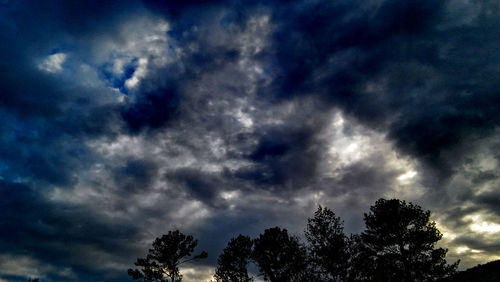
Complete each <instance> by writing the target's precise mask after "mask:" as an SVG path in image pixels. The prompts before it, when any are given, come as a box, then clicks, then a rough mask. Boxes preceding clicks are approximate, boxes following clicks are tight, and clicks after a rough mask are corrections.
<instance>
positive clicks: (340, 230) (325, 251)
mask: <svg viewBox="0 0 500 282" xmlns="http://www.w3.org/2000/svg"><path fill="white" fill-rule="evenodd" d="M305 235H306V238H307V241H308V242H309V245H308V247H309V262H310V264H311V267H312V274H314V275H315V276H316V280H319V281H345V279H346V276H347V263H348V254H349V253H348V239H347V237H346V236H345V234H344V227H343V223H342V221H341V220H340V218H339V217H337V216H335V213H334V212H333V211H332V210H330V209H328V208H323V207H321V206H319V207H318V210H317V211H316V212H315V213H314V217H313V218H310V219H309V220H308V223H307V229H306V231H305Z"/></svg>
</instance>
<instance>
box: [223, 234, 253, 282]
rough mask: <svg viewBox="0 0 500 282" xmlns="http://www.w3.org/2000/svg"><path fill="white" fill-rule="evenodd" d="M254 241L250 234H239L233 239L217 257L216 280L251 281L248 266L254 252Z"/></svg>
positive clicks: (226, 281) (229, 281)
mask: <svg viewBox="0 0 500 282" xmlns="http://www.w3.org/2000/svg"><path fill="white" fill-rule="evenodd" d="M252 246H253V241H252V239H250V237H248V236H243V235H241V234H240V235H239V236H238V237H236V238H233V239H231V241H229V243H228V244H227V247H226V248H225V249H224V251H223V252H222V254H221V255H220V256H219V258H218V259H217V263H218V266H217V269H216V270H215V275H214V278H215V281H217V282H249V281H253V279H252V278H251V277H249V276H248V271H247V266H248V263H249V260H250V255H251V254H252Z"/></svg>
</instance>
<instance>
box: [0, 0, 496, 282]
mask: <svg viewBox="0 0 500 282" xmlns="http://www.w3.org/2000/svg"><path fill="white" fill-rule="evenodd" d="M170 2H174V1H142V2H139V1H102V0H101V1H63V0H60V1H55V0H54V1H22V0H19V1H16V0H0V42H1V43H0V195H1V197H0V207H1V213H0V280H1V281H16V280H18V281H26V277H28V276H31V277H41V278H43V280H44V281H124V280H126V279H128V276H127V274H126V270H127V268H129V267H132V266H133V262H134V261H135V259H136V258H137V257H141V256H144V255H145V254H146V250H147V248H148V247H149V246H150V244H151V243H152V241H153V240H154V238H156V237H158V236H160V235H161V234H164V233H166V232H168V231H169V230H175V229H180V230H181V231H182V232H184V233H187V234H192V235H194V236H195V237H196V238H198V239H199V246H198V248H197V251H201V250H206V251H208V253H209V258H208V259H207V260H204V261H201V262H199V263H196V264H192V265H186V266H185V267H184V269H183V273H184V278H185V280H186V281H203V279H208V278H209V276H210V273H212V272H213V268H214V266H215V263H216V258H217V255H218V254H219V253H220V251H221V250H222V248H223V247H224V246H225V245H226V243H227V242H228V240H229V239H230V238H232V237H234V236H236V235H238V234H240V233H242V234H246V235H250V236H255V235H257V234H259V233H261V232H262V231H263V230H264V229H266V228H269V227H273V226H276V225H278V226H280V227H282V228H286V229H288V230H289V231H291V232H292V233H293V234H296V235H299V236H302V235H301V234H303V230H304V227H305V226H306V222H307V218H308V217H310V216H312V214H313V212H314V210H315V209H316V208H317V206H318V204H321V205H324V206H327V207H329V208H331V209H332V210H334V211H335V212H336V213H337V215H339V216H341V217H342V219H343V220H344V221H345V229H346V233H359V232H361V231H362V230H363V228H364V224H363V213H364V212H367V211H368V210H369V207H370V205H373V204H374V202H375V201H376V200H377V199H378V198H381V197H385V198H399V199H404V200H407V201H411V202H414V203H416V204H419V205H421V206H422V207H423V208H424V209H429V210H431V211H432V212H433V213H432V217H433V220H435V221H436V224H437V226H438V228H439V229H440V230H441V231H442V232H443V233H444V236H443V240H442V241H441V245H442V246H443V247H446V248H449V253H448V259H449V262H454V261H455V260H456V259H459V258H460V259H461V260H462V263H461V268H467V267H469V266H472V265H475V264H478V263H484V262H487V261H490V260H494V259H500V186H499V184H500V167H499V166H500V127H499V125H500V110H499V109H500V93H499V91H500V21H499V20H498V19H499V18H500V4H499V2H498V1H494V0H492V1H488V0H485V1H470V0H449V1H444V0H443V1H433V0H406V1H401V0H336V1H332V0H329V1H327V0H324V1H321V0H308V1H212V2H208V1H176V2H178V3H175V4H172V3H170ZM180 2H182V4H181V3H180ZM207 275H208V276H207Z"/></svg>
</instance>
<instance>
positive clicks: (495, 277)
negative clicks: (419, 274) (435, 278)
mask: <svg viewBox="0 0 500 282" xmlns="http://www.w3.org/2000/svg"><path fill="white" fill-rule="evenodd" d="M476 281H481V282H498V281H500V260H495V261H490V262H488V263H486V264H479V265H477V266H474V267H472V268H469V269H467V270H464V271H460V272H457V273H456V274H454V275H452V276H450V277H448V278H444V279H441V280H439V282H476Z"/></svg>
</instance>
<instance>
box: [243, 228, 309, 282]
mask: <svg viewBox="0 0 500 282" xmlns="http://www.w3.org/2000/svg"><path fill="white" fill-rule="evenodd" d="M251 257H252V259H253V260H254V261H255V262H256V263H257V266H258V267H259V271H260V274H261V275H263V276H264V279H265V280H270V281H271V282H285V281H308V280H309V279H306V278H305V272H306V268H307V263H306V251H305V248H304V247H303V246H302V245H301V244H300V242H299V240H298V239H297V238H296V237H293V236H289V235H288V231H287V230H286V229H281V228H279V227H274V228H270V229H266V230H264V234H260V235H259V238H256V239H255V240H254V249H253V252H252V256H251Z"/></svg>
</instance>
